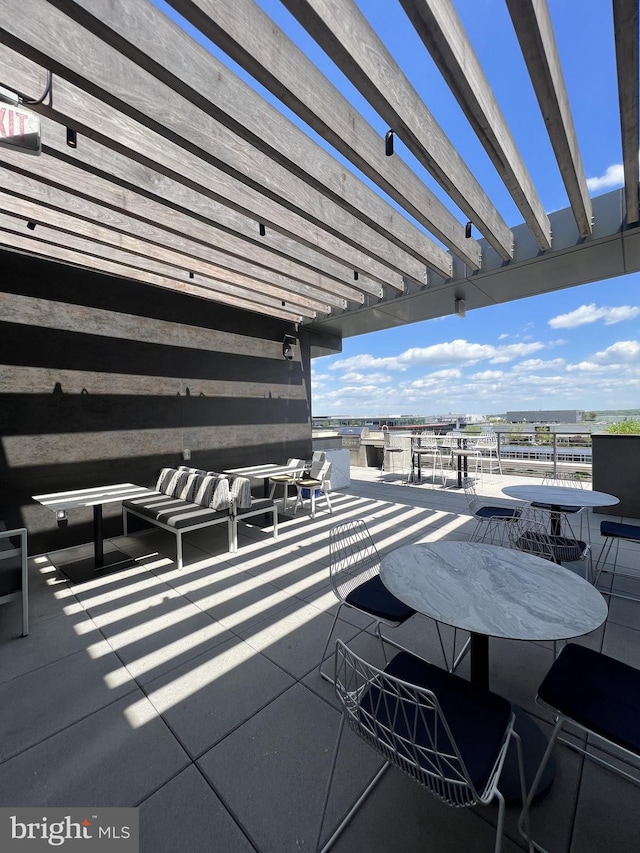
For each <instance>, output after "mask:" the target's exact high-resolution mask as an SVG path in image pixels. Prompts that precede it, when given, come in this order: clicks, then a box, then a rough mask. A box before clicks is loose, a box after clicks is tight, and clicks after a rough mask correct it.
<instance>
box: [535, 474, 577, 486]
mask: <svg viewBox="0 0 640 853" xmlns="http://www.w3.org/2000/svg"><path fill="white" fill-rule="evenodd" d="M542 485H543V486H566V487H567V488H569V489H581V488H582V480H581V479H580V477H578V474H577V473H576V472H575V471H556V472H555V474H554V472H553V471H547V473H546V474H545V475H544V477H543V478H542Z"/></svg>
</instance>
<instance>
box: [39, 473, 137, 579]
mask: <svg viewBox="0 0 640 853" xmlns="http://www.w3.org/2000/svg"><path fill="white" fill-rule="evenodd" d="M148 494H153V489H147V488H146V487H145V486H136V485H135V484H134V483H115V484H113V485H110V486H93V487H91V488H89V489H74V490H73V491H68V492H52V493H51V494H47V495H33V500H34V501H37V502H38V503H39V504H42V506H45V507H47V509H50V510H52V511H53V512H55V513H56V517H58V518H60V519H61V520H62V519H66V513H67V511H68V510H71V509H78V508H80V507H93V551H94V556H93V559H88V560H76V561H75V562H73V563H68V564H66V565H62V566H60V567H59V569H60V571H61V572H62V574H64V575H66V576H67V577H68V578H69V580H72V581H74V582H75V583H81V582H82V581H85V580H90V579H91V578H92V577H95V576H96V575H98V574H100V573H101V572H102V573H104V572H105V571H108V570H113V568H114V567H116V566H120V564H123V563H125V562H126V561H127V558H124V559H123V555H122V554H121V553H120V552H118V553H117V554H106V555H105V553H104V543H103V535H102V505H103V504H106V503H113V502H115V501H124V500H130V499H131V498H140V497H144V496H145V495H148ZM60 513H62V517H61V516H60V515H59V514H60Z"/></svg>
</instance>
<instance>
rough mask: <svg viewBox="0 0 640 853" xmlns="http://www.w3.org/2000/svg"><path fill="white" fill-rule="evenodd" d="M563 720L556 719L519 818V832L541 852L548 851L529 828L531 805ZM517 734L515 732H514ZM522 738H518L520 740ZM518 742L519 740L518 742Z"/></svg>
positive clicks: (530, 844) (522, 782)
mask: <svg viewBox="0 0 640 853" xmlns="http://www.w3.org/2000/svg"><path fill="white" fill-rule="evenodd" d="M562 725H563V720H562V719H558V720H557V721H556V725H555V727H554V729H553V733H552V734H551V737H550V738H549V743H548V744H547V748H546V750H545V752H544V755H543V756H542V760H541V762H540V764H539V766H538V770H537V771H536V775H535V776H534V779H533V782H532V783H531V788H530V789H529V794H528V796H527V797H526V799H524V798H523V800H522V803H523V806H522V811H521V812H520V818H519V820H518V832H519V833H520V835H521V836H522V837H523V838H526V840H527V842H528V844H529V850H532V849H533V850H538V851H540V853H547V851H546V850H545V848H544V847H541V846H540V845H539V844H536V842H535V841H533V839H532V838H531V833H530V828H529V808H530V807H531V803H532V802H533V799H534V797H535V795H536V791H537V790H538V785H539V784H540V779H542V774H543V773H544V769H545V767H546V766H547V763H548V761H549V758H550V757H551V753H552V752H553V749H554V747H555V744H556V741H557V740H558V735H559V734H560V731H561V729H562ZM514 735H515V732H514ZM519 740H520V739H519V738H518V741H519ZM516 743H518V742H516ZM519 746H520V750H521V749H522V746H521V744H519ZM520 755H521V752H518V756H520ZM521 784H524V780H521Z"/></svg>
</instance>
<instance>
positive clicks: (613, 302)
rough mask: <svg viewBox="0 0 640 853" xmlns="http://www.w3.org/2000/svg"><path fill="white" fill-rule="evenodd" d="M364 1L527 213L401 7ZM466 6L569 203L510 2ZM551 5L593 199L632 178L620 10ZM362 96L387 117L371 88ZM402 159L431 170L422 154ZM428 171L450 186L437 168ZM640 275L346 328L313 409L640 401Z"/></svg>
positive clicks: (537, 168)
mask: <svg viewBox="0 0 640 853" xmlns="http://www.w3.org/2000/svg"><path fill="white" fill-rule="evenodd" d="M263 5H264V4H263ZM359 5H360V7H361V9H362V10H363V12H365V14H366V15H367V17H368V19H369V20H370V22H371V23H372V25H373V26H374V28H375V29H376V30H377V32H378V33H379V34H380V35H383V36H384V40H385V42H386V43H387V45H388V46H389V48H390V49H391V51H392V53H393V54H394V56H395V57H396V59H398V60H399V61H401V63H402V67H403V70H404V71H405V73H406V74H407V76H408V77H409V78H410V79H411V81H412V82H413V84H414V86H415V87H416V88H417V89H418V91H419V92H420V93H421V94H422V96H423V98H424V100H425V103H426V104H427V106H428V107H429V109H430V110H431V112H432V113H433V115H434V116H435V117H436V119H437V120H438V122H439V123H440V125H441V126H442V127H443V129H444V130H445V132H446V133H447V135H448V136H449V137H450V139H451V140H452V141H453V142H454V144H455V145H456V147H457V148H458V150H459V151H460V152H461V153H462V154H463V156H464V158H465V160H466V161H467V163H468V164H469V166H470V167H471V169H472V171H473V172H474V174H476V175H477V176H478V178H479V179H480V181H481V183H482V184H483V185H484V186H485V188H486V189H487V191H488V194H489V196H490V197H491V199H492V201H493V202H494V204H496V206H497V207H498V209H499V210H500V212H501V213H502V215H503V216H504V217H505V219H506V221H507V222H509V223H510V224H512V225H516V224H518V223H520V222H521V216H520V214H519V213H518V211H517V209H516V208H515V206H514V205H513V202H512V200H511V198H510V196H509V195H508V193H507V191H506V189H505V188H504V186H503V185H502V183H501V181H500V179H499V178H498V176H497V174H496V173H495V170H494V169H493V167H492V165H491V164H490V162H489V160H488V158H487V156H486V154H485V153H484V150H483V149H482V147H481V146H480V144H479V143H478V141H477V139H476V137H475V135H474V134H473V131H472V130H471V129H470V128H469V127H468V125H467V122H466V119H465V118H464V116H463V115H462V113H461V111H460V109H459V107H458V105H457V103H456V102H455V101H454V100H453V98H452V96H451V95H450V94H449V93H448V91H447V89H446V87H445V85H444V83H443V82H442V80H441V78H440V75H439V72H438V71H437V69H436V68H435V66H434V65H433V63H432V62H431V60H430V57H429V56H428V54H427V53H426V52H425V51H424V49H423V48H422V45H421V43H420V42H419V41H418V39H417V37H416V36H415V34H414V33H413V30H412V28H411V26H410V25H409V23H408V21H407V20H406V17H405V16H404V13H403V12H402V9H401V7H400V6H399V5H398V4H397V3H395V2H394V0H385V2H381V0H360V2H359ZM454 5H455V7H456V10H457V11H458V14H459V15H460V18H461V19H462V21H463V24H464V26H465V29H466V30H467V33H468V34H469V37H470V39H471V41H472V44H473V46H474V49H475V50H476V53H477V54H478V56H479V58H480V61H481V63H482V65H483V68H484V70H485V73H486V74H487V77H488V79H489V81H490V83H491V84H492V86H493V89H494V92H495V95H496V98H497V100H498V103H499V104H500V106H501V108H502V110H503V112H504V114H505V116H506V118H507V121H508V123H509V125H510V127H511V130H512V132H513V134H514V137H515V139H516V143H517V144H518V147H519V149H520V151H521V154H522V156H523V159H524V161H525V163H526V165H527V168H528V169H529V171H530V173H531V175H532V177H533V180H534V182H535V184H536V187H537V188H538V191H539V193H540V196H541V198H542V202H543V204H544V205H545V209H546V210H547V211H548V212H551V211H554V210H557V209H561V208H564V207H566V206H567V205H568V201H567V197H566V193H565V190H564V186H563V184H562V180H561V177H560V174H559V172H558V168H557V165H556V162H555V158H554V156H553V152H552V150H551V146H550V143H549V140H548V136H547V135H546V133H545V130H544V125H543V122H542V119H541V118H540V113H539V108H538V105H537V102H536V100H535V96H534V94H533V91H532V89H531V85H530V83H529V81H528V77H527V74H526V69H525V67H524V63H523V60H522V57H521V54H520V50H519V46H518V43H517V40H516V38H515V34H514V32H513V28H512V25H511V21H510V19H509V16H508V13H507V10H506V6H505V3H504V0H456V2H455V4H454ZM549 7H550V11H551V15H552V18H553V22H554V26H555V29H556V34H557V40H558V49H559V52H560V57H561V61H562V63H563V70H564V73H565V81H566V85H567V88H568V92H569V98H570V103H571V107H572V111H573V118H574V122H575V126H576V132H577V135H578V139H579V142H580V149H581V154H582V158H583V163H584V169H585V173H586V175H587V177H588V179H589V186H590V191H591V195H592V196H595V195H599V194H601V193H603V192H607V191H609V190H611V189H614V188H615V187H619V186H621V184H622V167H621V162H622V157H621V146H620V130H619V125H618V104H617V86H616V76H615V60H614V53H613V24H612V19H611V6H610V3H608V2H602V0H551V2H550V3H549ZM265 8H266V7H265ZM354 100H357V102H358V103H359V106H360V109H361V111H362V112H363V113H365V114H366V115H367V117H368V118H369V120H370V121H371V123H373V124H375V123H376V120H375V116H374V115H372V114H371V113H370V112H369V111H368V110H367V108H366V106H364V105H363V104H362V101H361V99H360V98H359V96H357V95H354ZM381 130H383V128H381ZM396 150H398V148H397V147H396ZM402 156H403V157H405V159H407V160H408V161H410V162H411V163H412V166H413V168H414V169H415V170H416V172H418V173H420V174H421V176H424V173H423V172H422V170H421V169H420V167H419V166H418V165H416V164H415V162H414V161H412V158H411V155H410V154H408V153H406V152H402ZM425 180H426V182H427V183H428V184H429V186H430V187H431V188H432V189H434V191H436V192H439V191H438V188H437V185H435V184H434V183H433V181H432V180H431V179H430V178H428V177H427V178H425ZM440 197H441V198H442V199H443V200H446V197H445V196H443V195H442V194H440ZM451 209H453V210H455V208H453V207H452V208H451ZM457 215H458V216H459V218H460V220H461V221H462V220H463V216H462V215H461V214H460V213H459V212H457ZM639 283H640V279H639V277H638V275H637V274H634V275H630V276H624V277H620V278H616V279H610V280H607V281H604V282H597V283H594V284H590V285H585V286H581V287H574V288H570V289H567V290H562V291H558V292H556V293H551V294H546V295H542V296H537V297H533V298H531V299H526V300H520V301H517V302H511V303H507V304H504V305H498V306H492V307H489V308H484V309H479V310H476V311H470V312H467V316H466V317H465V319H460V318H458V317H456V316H450V317H444V318H441V319H438V320H430V321H426V322H421V323H416V324H412V325H407V326H403V327H401V328H396V329H389V330H386V331H383V332H376V333H373V334H370V335H364V336H360V337H356V338H347V339H345V340H344V342H343V351H342V353H341V354H340V355H337V356H329V357H325V358H320V359H314V360H313V362H312V377H313V385H312V388H313V395H312V396H313V412H314V414H315V415H326V414H331V415H360V416H362V415H367V414H369V415H378V414H395V415H398V414H417V415H425V416H428V415H430V414H441V413H446V412H467V413H479V414H490V413H501V412H504V411H506V410H507V409H527V408H531V409H537V408H583V409H587V410H591V409H594V410H595V409H609V408H611V409H614V408H636V407H638V406H639V405H640V287H639Z"/></svg>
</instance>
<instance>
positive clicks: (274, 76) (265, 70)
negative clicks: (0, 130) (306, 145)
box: [77, 0, 481, 269]
mask: <svg viewBox="0 0 640 853" xmlns="http://www.w3.org/2000/svg"><path fill="white" fill-rule="evenodd" d="M77 2H81V3H82V5H83V7H85V8H87V9H88V10H89V11H91V12H92V13H93V14H96V13H95V12H94V4H93V3H92V2H91V0H77ZM120 4H122V5H126V8H127V13H128V12H129V6H128V4H125V0H118V5H120ZM101 5H104V0H101ZM109 5H111V4H109ZM144 5H145V7H146V6H148V5H149V4H148V3H147V2H145V4H144ZM172 5H173V6H174V7H175V8H176V10H177V11H179V12H180V13H181V14H182V15H183V16H184V17H186V18H187V19H189V20H190V21H191V22H192V23H193V24H194V25H195V26H196V27H197V28H198V29H200V30H201V31H202V33H203V34H205V35H206V36H207V37H208V38H209V39H211V40H212V41H213V42H215V43H216V44H218V45H220V46H221V47H222V49H223V50H224V51H225V52H226V53H227V54H229V56H231V57H232V58H233V59H234V60H235V61H236V62H238V64H239V65H241V66H242V67H244V68H245V69H246V70H247V71H248V72H249V73H250V74H252V75H253V77H255V78H256V79H257V80H258V81H259V82H260V83H261V84H262V85H263V86H265V87H266V88H267V89H269V90H270V91H271V92H272V93H273V94H274V95H275V96H276V97H278V98H279V99H280V100H281V101H283V102H284V103H285V104H286V105H287V107H289V108H290V109H291V110H292V111H294V112H295V113H296V114H297V115H298V116H300V118H301V119H302V120H303V121H305V122H306V123H307V124H308V125H309V126H310V127H312V128H313V129H314V130H315V131H316V132H317V133H318V134H320V136H322V137H323V138H324V139H325V140H326V141H327V142H328V143H329V144H330V145H332V146H333V147H334V148H335V149H336V150H337V151H339V152H340V153H341V154H342V155H343V156H344V157H346V158H347V159H348V160H349V161H350V162H351V163H353V164H354V165H355V166H356V167H357V168H358V169H359V170H360V171H361V172H362V173H363V174H365V175H366V176H367V177H368V178H369V179H370V180H371V181H373V182H374V183H375V184H376V185H377V186H379V187H380V189H382V190H383V191H384V192H385V193H387V195H388V196H389V197H390V198H392V199H393V200H394V201H395V202H396V203H397V204H399V205H400V207H402V208H403V209H404V210H406V211H407V213H409V214H410V215H411V216H412V217H413V218H414V219H415V220H416V221H417V222H419V223H420V224H421V225H423V226H424V227H425V228H426V229H427V230H428V231H430V232H431V233H432V234H433V235H434V236H435V237H437V238H438V239H439V240H440V241H441V242H442V243H443V244H444V245H445V246H447V247H448V248H449V249H450V250H451V251H452V252H453V253H454V254H455V255H457V256H458V257H459V258H460V259H461V260H462V261H463V262H464V263H466V264H467V265H468V266H470V267H471V268H472V269H479V268H480V261H481V259H480V245H479V243H478V242H477V241H476V240H474V239H470V238H466V237H465V231H464V228H463V226H462V225H461V224H460V222H459V221H458V220H457V219H456V218H455V216H453V214H452V213H451V212H450V211H449V210H448V209H447V208H446V207H445V206H444V204H443V203H442V202H441V201H440V200H439V199H438V197H437V196H436V195H435V194H434V193H432V192H431V190H430V189H429V188H428V187H427V186H426V185H425V183H424V181H423V180H422V179H421V178H419V177H418V175H416V173H415V172H413V171H412V170H411V169H410V168H409V166H408V165H407V164H406V162H405V161H404V160H402V158H401V157H400V156H399V155H398V154H395V155H394V156H393V157H387V156H385V155H384V141H383V140H382V138H381V135H380V133H379V131H378V130H376V129H375V128H374V127H372V125H370V124H369V123H368V122H367V121H366V119H365V118H364V117H363V116H362V115H361V114H360V113H359V112H358V111H357V110H356V109H355V108H354V106H353V104H352V103H350V102H349V101H348V100H347V98H346V97H345V96H344V95H342V93H341V92H340V91H339V90H338V89H337V88H336V87H335V86H334V85H333V84H332V83H331V82H330V81H329V80H328V79H327V78H326V77H325V76H324V75H323V74H322V73H321V72H320V71H319V69H318V68H316V66H315V65H314V64H313V63H312V62H311V61H310V60H309V59H308V58H307V57H306V55H305V54H304V53H303V52H302V51H301V50H300V48H299V47H298V46H297V45H296V44H294V42H293V41H291V40H290V39H289V38H288V37H287V35H286V34H285V33H284V32H282V30H280V29H279V28H278V27H277V25H276V24H275V23H274V22H273V21H272V20H270V19H269V18H268V16H267V15H266V14H265V13H264V12H263V11H262V9H260V7H259V6H258V5H257V4H256V3H254V2H253V0H215V2H209V0H196V2H189V0H186V2H182V0H174V2H173V3H172ZM145 16H146V15H145ZM100 18H101V19H102V20H105V15H104V13H103V12H102V11H101V12H100ZM145 33H146V28H145ZM103 37H105V38H109V35H107V34H103ZM183 37H184V36H183ZM139 38H140V35H139V33H138V32H136V40H138V39H139ZM156 44H157V47H156ZM159 46H160V45H159V42H158V43H156V42H155V30H154V31H152V32H151V41H150V43H149V44H146V45H145V48H144V50H145V53H146V54H147V55H148V56H155V57H156V59H157V61H158V62H159V63H161V64H162V63H163V60H164V57H163V55H162V53H161V52H160V51H159V49H158V48H159ZM222 69H223V70H222V71H221V73H220V75H219V76H217V79H216V87H215V96H216V102H217V103H219V104H221V105H222V103H223V101H222V99H223V98H224V110H225V113H226V115H227V119H226V120H231V121H232V122H233V123H234V124H233V125H231V124H230V125H229V126H230V127H234V129H235V132H236V133H238V134H239V135H245V134H248V135H247V138H248V139H250V141H251V142H252V144H253V145H256V146H257V147H261V146H263V145H265V146H267V145H268V146H269V147H270V148H271V149H272V151H271V156H277V153H276V149H279V148H280V147H281V142H282V134H283V132H284V133H285V134H286V133H288V128H289V123H288V122H283V120H282V117H280V119H279V121H278V123H277V126H276V128H275V130H276V132H275V134H274V133H272V132H271V129H270V128H267V127H265V126H264V125H263V126H260V127H259V131H258V134H257V136H258V138H256V133H255V131H254V130H252V129H251V128H255V124H254V122H253V121H251V118H252V116H253V109H252V107H250V106H249V104H248V103H246V102H245V101H246V99H245V98H244V97H243V98H242V100H241V101H240V102H238V100H237V99H236V98H233V97H232V96H231V92H232V89H231V86H232V85H233V81H232V80H230V79H229V72H228V70H227V69H226V68H225V67H224V66H222ZM190 72H191V63H188V64H187V63H186V62H185V63H184V64H183V66H182V67H181V69H180V76H181V78H182V79H184V80H185V81H186V79H187V78H188V77H189V76H190ZM165 82H168V81H165ZM170 85H180V81H173V82H171V83H170ZM186 96H187V95H186ZM220 121H225V117H224V116H221V117H220ZM238 125H240V126H238ZM300 165H302V164H296V163H295V162H293V161H291V160H290V161H289V165H288V168H294V169H295V168H296V167H298V168H299V167H300ZM304 166H305V168H306V164H304Z"/></svg>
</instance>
